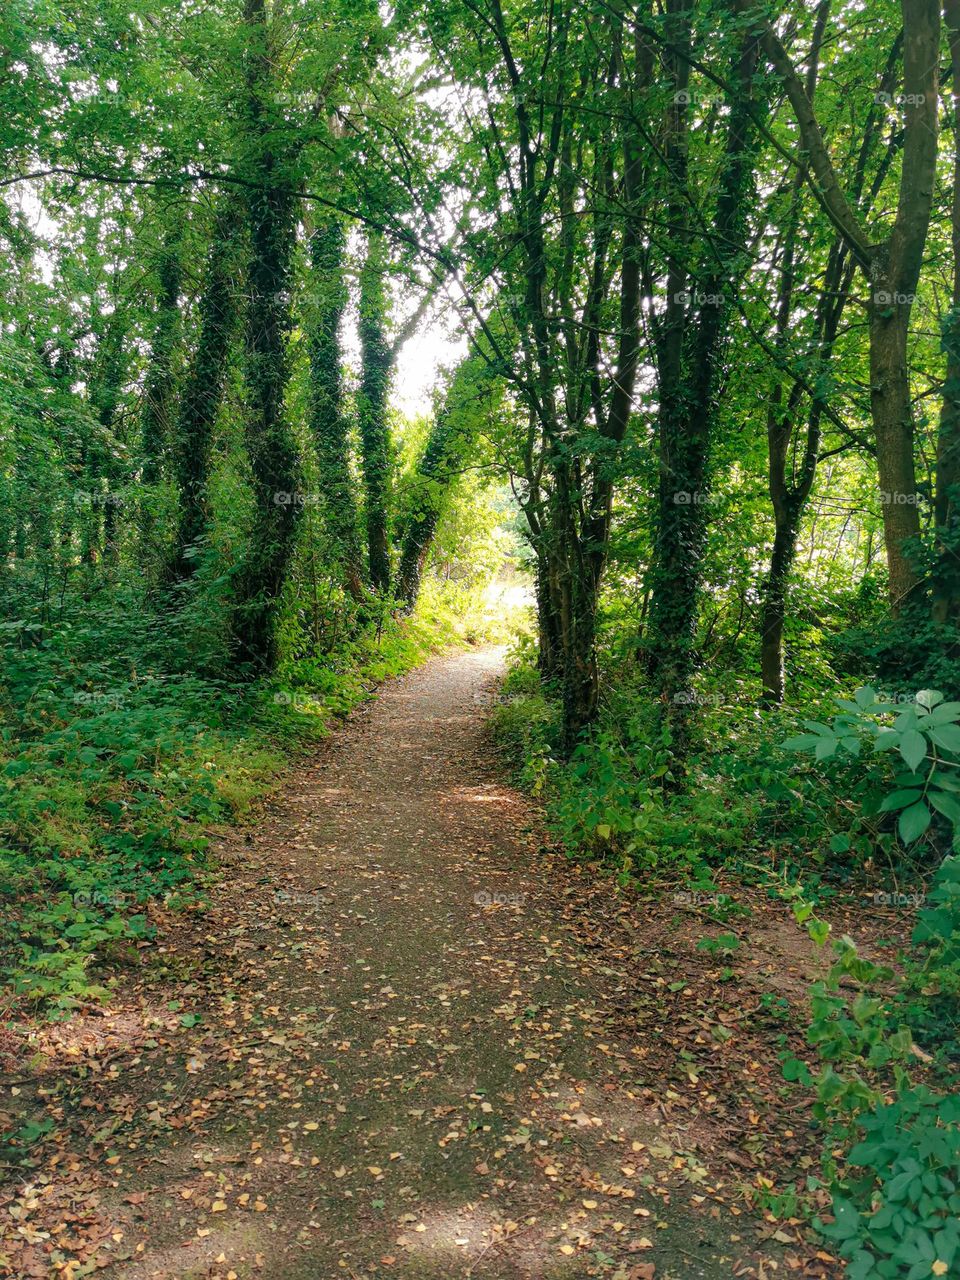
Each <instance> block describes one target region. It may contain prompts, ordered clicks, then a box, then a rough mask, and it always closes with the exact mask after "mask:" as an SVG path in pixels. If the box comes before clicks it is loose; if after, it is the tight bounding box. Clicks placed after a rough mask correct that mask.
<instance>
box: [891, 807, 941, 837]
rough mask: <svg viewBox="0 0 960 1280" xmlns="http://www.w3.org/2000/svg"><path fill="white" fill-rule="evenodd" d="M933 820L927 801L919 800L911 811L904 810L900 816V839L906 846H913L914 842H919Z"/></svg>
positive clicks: (898, 824)
mask: <svg viewBox="0 0 960 1280" xmlns="http://www.w3.org/2000/svg"><path fill="white" fill-rule="evenodd" d="M932 820H933V815H932V814H931V813H930V810H929V808H928V807H927V804H926V801H924V800H918V801H917V803H916V804H913V805H911V806H910V808H909V809H904V811H903V813H901V815H900V821H899V822H898V823H897V830H898V831H899V833H900V839H901V840H902V841H903V843H904V844H912V843H913V842H914V840H919V839H920V837H921V836H922V835H923V833H924V832H925V831H926V829H927V828H928V827H929V826H930V823H931V821H932Z"/></svg>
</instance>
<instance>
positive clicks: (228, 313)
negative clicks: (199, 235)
mask: <svg viewBox="0 0 960 1280" xmlns="http://www.w3.org/2000/svg"><path fill="white" fill-rule="evenodd" d="M243 214H244V211H243V206H242V204H241V202H240V200H239V199H238V197H237V196H236V195H233V194H227V195H225V196H223V197H222V198H221V202H220V206H219V208H218V211H217V216H216V218H215V220H214V225H213V234H212V239H211V242H210V257H209V262H208V266H207V274H206V279H205V281H204V286H203V292H202V294H201V297H200V303H199V307H198V310H199V332H198V334H197V345H196V349H195V350H194V353H193V357H192V359H191V361H190V367H189V369H188V371H187V376H186V379H185V382H184V387H183V391H182V394H181V398H180V407H179V411H178V414H177V425H176V431H175V434H174V439H173V451H174V474H175V476H176V480H177V485H178V488H179V502H180V505H179V510H178V517H177V528H176V534H175V538H174V546H173V552H172V556H171V562H170V576H171V578H173V579H175V580H179V581H185V580H186V579H188V578H190V577H191V576H192V575H193V573H194V572H195V570H196V567H197V564H198V544H199V543H200V540H201V539H202V537H203V535H204V531H205V529H206V527H207V517H208V512H207V486H208V483H209V479H210V462H211V453H212V444H213V430H214V426H215V424H216V419H217V414H218V413H219V411H220V406H221V404H222V402H223V392H224V384H225V381H226V375H227V368H228V364H229V360H230V346H231V341H232V339H233V336H234V333H235V331H236V328H237V322H238V319H239V312H240V305H239V297H238V293H239V280H238V278H237V263H238V256H239V255H238V249H239V242H240V241H241V239H242V221H243Z"/></svg>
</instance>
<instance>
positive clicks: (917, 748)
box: [900, 729, 927, 773]
mask: <svg viewBox="0 0 960 1280" xmlns="http://www.w3.org/2000/svg"><path fill="white" fill-rule="evenodd" d="M900 754H901V756H903V759H904V761H905V763H906V765H907V767H908V768H909V769H912V770H913V772H914V773H916V771H917V770H918V769H919V768H920V765H921V764H922V763H923V761H924V760H925V759H926V756H927V740H926V738H925V737H924V736H923V734H922V733H919V732H918V731H917V730H916V729H908V730H907V732H906V733H905V734H904V735H903V737H902V738H901V739H900Z"/></svg>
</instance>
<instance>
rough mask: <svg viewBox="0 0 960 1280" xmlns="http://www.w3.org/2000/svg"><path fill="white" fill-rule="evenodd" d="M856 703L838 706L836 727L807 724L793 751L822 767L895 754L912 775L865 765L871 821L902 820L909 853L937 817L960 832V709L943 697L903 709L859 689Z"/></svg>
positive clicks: (924, 693) (865, 801)
mask: <svg viewBox="0 0 960 1280" xmlns="http://www.w3.org/2000/svg"><path fill="white" fill-rule="evenodd" d="M855 699H856V700H855V701H853V702H851V701H848V700H846V699H838V700H837V705H838V706H839V707H840V708H841V710H840V713H839V714H837V715H835V716H834V717H833V719H832V720H831V722H830V723H829V724H823V723H822V722H820V721H817V720H807V721H806V722H805V724H806V728H807V730H808V732H807V733H804V734H800V735H799V736H797V737H794V738H791V739H789V740H788V741H787V742H786V744H785V746H786V747H787V749H788V750H793V751H805V752H809V753H812V754H813V756H814V759H815V760H817V761H818V762H821V763H822V762H825V761H829V760H834V759H836V758H837V757H839V756H843V755H846V756H848V757H853V758H855V759H859V758H860V756H861V752H862V749H863V747H864V746H865V745H870V746H872V747H873V750H874V752H875V753H885V752H891V753H894V752H895V753H896V756H895V759H896V760H897V762H898V763H899V761H902V763H903V765H905V766H906V767H905V768H898V767H897V765H896V764H891V763H889V762H888V761H878V760H876V759H874V760H873V761H871V762H864V764H863V766H862V768H861V770H860V773H861V785H860V787H859V788H858V790H859V793H860V794H859V797H858V798H859V800H860V804H861V809H862V813H863V815H864V816H865V817H867V818H876V817H877V816H878V815H881V814H887V813H897V814H898V815H899V816H898V819H897V832H898V834H899V836H900V839H901V840H902V841H903V843H904V844H905V845H909V844H913V843H914V842H915V841H917V840H919V839H920V838H921V836H924V835H925V834H926V833H927V832H928V831H929V830H930V828H931V825H932V824H933V821H934V813H938V814H941V815H942V816H943V817H944V818H945V819H947V822H948V823H949V824H951V825H953V826H956V825H960V772H958V771H960V702H944V700H943V695H942V694H941V693H939V692H937V691H936V690H921V691H920V692H919V693H918V694H916V696H915V697H914V699H913V700H912V701H911V702H910V703H909V704H907V705H905V706H903V705H898V704H895V703H890V702H887V701H884V700H883V699H882V698H880V697H878V695H877V694H876V693H875V691H874V690H873V689H870V688H863V689H858V690H857V691H856V694H855ZM935 834H936V833H935V831H934V832H931V836H935Z"/></svg>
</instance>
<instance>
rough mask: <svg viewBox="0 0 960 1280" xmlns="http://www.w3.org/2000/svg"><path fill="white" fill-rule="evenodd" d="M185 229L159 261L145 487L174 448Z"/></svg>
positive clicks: (146, 396)
mask: <svg viewBox="0 0 960 1280" xmlns="http://www.w3.org/2000/svg"><path fill="white" fill-rule="evenodd" d="M181 238H182V234H181V228H180V226H179V224H175V225H174V226H173V227H172V228H171V229H170V231H168V232H167V234H166V236H165V237H164V242H163V244H162V246H161V248H160V252H159V254H158V258H157V285H158V289H157V310H156V321H155V324H154V329H153V340H152V342H151V344H150V358H149V360H148V362H147V374H146V379H145V381H144V387H143V425H142V432H143V437H142V449H143V472H142V479H143V483H144V484H147V485H150V484H156V483H157V481H158V480H159V479H160V477H161V474H162V472H163V458H164V454H165V452H166V451H167V449H168V447H169V445H170V435H171V422H172V410H173V398H174V397H173V392H174V355H175V352H176V347H177V339H178V338H179V335H180V282H181V277H182V264H181Z"/></svg>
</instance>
